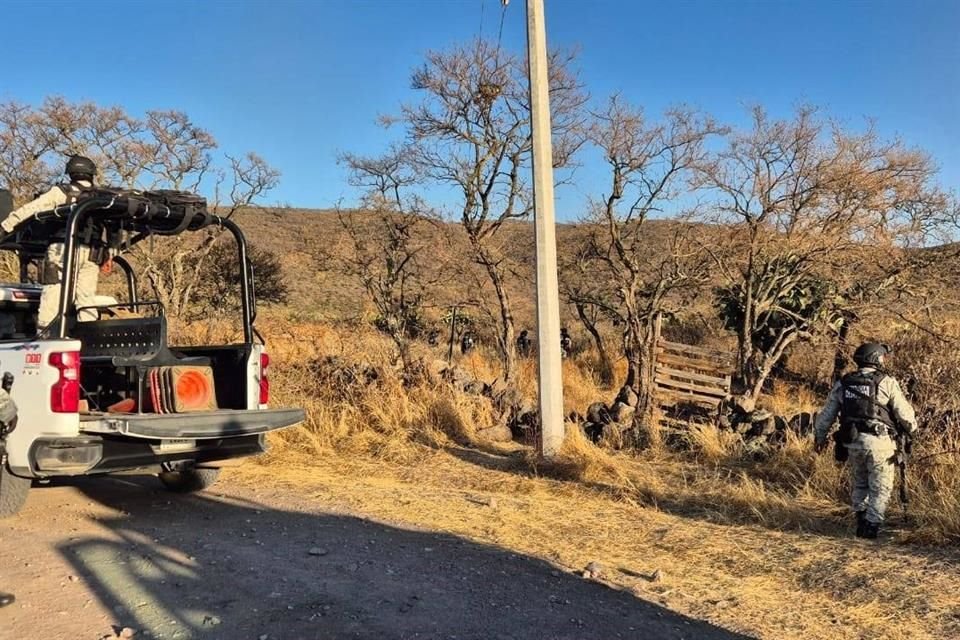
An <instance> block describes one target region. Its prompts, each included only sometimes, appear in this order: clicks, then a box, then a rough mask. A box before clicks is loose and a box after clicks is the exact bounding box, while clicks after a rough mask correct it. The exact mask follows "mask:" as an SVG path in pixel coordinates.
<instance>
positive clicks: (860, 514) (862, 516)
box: [854, 511, 867, 538]
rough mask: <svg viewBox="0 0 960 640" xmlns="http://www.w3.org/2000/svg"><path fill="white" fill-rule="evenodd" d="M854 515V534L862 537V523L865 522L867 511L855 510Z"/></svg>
mask: <svg viewBox="0 0 960 640" xmlns="http://www.w3.org/2000/svg"><path fill="white" fill-rule="evenodd" d="M854 515H855V516H856V517H857V533H856V536H857V537H858V538H862V537H863V527H864V525H865V524H866V523H867V512H866V511H857V512H856V513H854Z"/></svg>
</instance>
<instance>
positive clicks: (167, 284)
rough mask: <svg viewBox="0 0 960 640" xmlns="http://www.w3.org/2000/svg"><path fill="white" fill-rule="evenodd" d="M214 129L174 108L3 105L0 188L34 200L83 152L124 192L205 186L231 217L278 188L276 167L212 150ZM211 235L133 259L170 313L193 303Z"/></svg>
mask: <svg viewBox="0 0 960 640" xmlns="http://www.w3.org/2000/svg"><path fill="white" fill-rule="evenodd" d="M216 150H217V142H216V140H215V139H214V137H213V135H212V134H210V133H209V132H208V131H206V130H205V129H203V128H201V127H200V126H198V125H196V124H195V123H193V122H192V120H191V119H190V118H189V116H187V114H185V113H182V112H179V111H148V112H147V113H146V115H145V117H144V118H137V117H134V116H132V115H130V114H129V113H127V112H126V111H124V110H123V109H122V108H120V107H102V106H99V105H97V104H95V103H92V102H79V103H72V102H68V101H67V100H65V99H63V98H61V97H56V96H54V97H50V98H47V99H46V100H45V101H44V102H43V104H41V105H40V106H39V107H37V108H33V107H30V106H27V105H23V104H20V103H16V102H8V103H5V104H0V184H5V185H6V186H7V187H8V188H9V189H10V190H11V192H12V193H13V194H14V197H15V200H16V201H17V203H23V202H24V201H27V200H29V199H31V198H32V197H33V196H34V195H35V194H36V193H37V192H38V191H41V190H44V189H45V188H47V187H48V186H49V185H50V184H51V183H52V182H55V181H56V180H57V178H58V177H59V176H60V175H61V174H62V171H63V166H64V161H65V158H66V156H69V155H72V154H82V155H87V156H90V157H91V158H92V159H93V160H94V161H95V162H96V163H97V166H98V169H99V171H100V174H101V175H100V178H101V180H100V181H101V182H106V183H110V184H114V185H118V186H122V187H127V188H144V189H156V188H165V189H178V190H189V191H207V192H212V196H213V197H212V201H211V206H212V207H213V208H215V209H216V210H217V211H218V213H220V215H223V216H225V217H230V216H232V215H233V214H234V213H235V212H236V211H238V210H239V209H241V208H248V207H251V206H254V204H255V202H256V201H257V200H259V199H260V198H261V197H262V196H263V195H265V194H266V193H268V192H269V191H270V190H271V189H273V188H274V187H276V185H277V183H278V180H279V173H278V172H277V171H276V170H275V169H274V168H272V167H271V166H270V165H269V164H268V163H267V162H266V161H264V160H263V159H262V158H260V157H259V156H257V155H256V154H253V153H250V154H247V155H246V156H244V157H231V156H228V155H225V156H223V157H222V158H220V159H219V161H218V160H217V159H216V158H215V156H214V153H215V151H216ZM217 236H218V233H217V232H216V231H215V230H214V231H211V232H210V233H208V234H206V235H205V236H204V237H203V238H202V239H201V240H200V241H199V242H198V241H197V240H196V239H195V238H183V237H176V238H164V239H161V240H160V241H158V242H156V243H153V242H149V243H142V244H141V245H140V246H139V247H138V248H137V249H136V251H135V256H136V257H137V259H138V260H139V261H140V262H141V263H142V264H141V266H142V273H143V276H144V277H145V278H146V280H147V282H148V284H149V286H150V288H151V289H152V291H153V294H154V295H155V297H156V298H157V299H158V300H160V301H162V302H163V303H164V304H165V305H166V307H167V313H168V314H169V315H170V316H171V317H173V318H176V317H179V316H180V315H182V314H183V313H184V312H185V311H186V310H187V309H188V308H189V307H190V305H191V304H192V302H193V299H194V294H195V289H196V285H197V283H198V282H199V280H200V279H201V277H202V275H203V273H204V268H205V265H206V260H207V256H208V254H209V252H210V250H211V249H212V248H213V246H214V242H215V240H216V238H217Z"/></svg>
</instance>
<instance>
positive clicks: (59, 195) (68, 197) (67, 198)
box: [0, 156, 101, 332]
mask: <svg viewBox="0 0 960 640" xmlns="http://www.w3.org/2000/svg"><path fill="white" fill-rule="evenodd" d="M64 173H66V174H67V176H69V177H70V182H68V183H66V184H60V185H57V186H55V187H53V188H52V189H50V190H49V191H47V192H45V193H43V194H41V195H40V196H38V197H37V198H36V199H35V200H33V201H31V202H28V203H26V204H25V205H23V206H22V207H20V208H19V209H15V210H14V211H12V212H10V214H9V215H7V217H6V218H4V219H3V221H2V222H0V236H6V235H9V234H12V233H13V232H14V231H15V230H16V228H17V227H18V226H20V225H21V224H23V223H24V222H26V221H28V220H30V219H31V218H33V217H34V216H35V215H36V214H38V213H40V212H42V211H50V210H52V209H55V208H56V207H60V206H63V205H67V204H73V203H74V202H76V201H77V199H78V198H79V197H80V196H81V195H82V194H83V192H84V191H87V190H90V189H93V188H94V178H95V177H96V175H97V166H96V165H95V164H94V163H93V160H91V159H90V158H87V157H84V156H72V157H71V158H70V159H69V160H68V161H67V166H66V168H65V169H64ZM63 248H64V246H63V243H62V242H55V243H52V244H51V245H50V247H49V248H48V249H47V256H46V259H45V260H44V265H43V272H42V274H41V275H42V280H43V285H44V286H43V291H42V292H41V294H40V309H39V311H38V313H37V328H38V329H39V330H40V331H41V332H42V331H43V330H44V329H46V328H47V326H48V325H50V323H51V322H53V319H54V318H55V317H56V315H57V312H58V311H59V306H60V286H61V284H62V282H63V276H64V274H63V273H62V271H63ZM77 260H78V261H79V264H78V270H77V281H76V289H75V298H76V300H75V302H76V305H77V307H92V306H94V305H95V304H96V300H95V296H96V295H97V279H98V277H99V272H100V269H101V267H100V265H98V264H96V263H94V262H92V261H91V260H92V254H91V251H90V247H88V246H85V245H84V244H82V243H81V244H80V246H79V248H78V250H77ZM78 318H79V319H80V320H81V321H87V320H96V319H97V313H96V311H93V310H91V309H86V310H85V311H81V312H80V314H79V315H78Z"/></svg>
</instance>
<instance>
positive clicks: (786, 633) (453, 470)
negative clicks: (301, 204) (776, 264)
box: [186, 317, 960, 638]
mask: <svg viewBox="0 0 960 640" xmlns="http://www.w3.org/2000/svg"><path fill="white" fill-rule="evenodd" d="M259 324H260V328H261V331H263V332H264V333H265V334H266V336H267V340H268V344H269V346H270V350H271V354H272V356H273V360H274V363H275V365H274V367H273V390H274V402H275V404H277V405H296V406H303V407H305V408H306V409H307V412H308V419H307V422H306V423H305V424H303V425H302V426H300V427H297V428H294V429H288V430H286V431H283V432H281V433H279V434H274V435H273V436H272V437H271V442H272V445H273V447H272V451H271V452H270V453H269V454H268V455H266V456H264V457H262V458H261V459H259V463H258V464H255V465H251V466H249V467H248V468H247V470H246V471H244V472H243V473H245V474H250V475H251V476H252V477H253V476H258V474H261V473H263V474H268V475H269V476H271V477H275V478H276V477H279V478H282V479H284V480H285V481H286V482H289V483H290V484H292V485H295V486H297V487H298V491H299V492H304V491H308V492H312V495H314V496H316V497H318V498H320V499H321V500H322V501H323V503H324V504H328V503H332V504H339V505H341V506H344V508H350V509H352V510H355V511H361V512H363V513H365V514H369V515H370V516H371V517H377V518H383V519H388V520H393V521H396V522H401V523H405V524H408V525H410V526H417V527H423V528H429V529H434V530H437V531H444V532H451V533H455V534H458V535H465V536H467V537H470V538H473V539H478V540H483V541H486V542H490V543H494V544H498V545H501V546H504V547H508V548H510V549H514V550H516V551H518V552H522V553H529V554H534V555H538V556H541V557H545V558H548V559H551V560H552V561H554V562H556V563H558V564H560V565H562V566H565V567H567V568H579V567H582V566H583V565H584V564H586V563H587V562H588V561H590V560H594V559H599V560H600V561H601V562H603V563H604V564H606V565H608V566H613V567H622V568H623V571H620V572H615V574H614V575H613V576H612V577H611V580H612V582H614V583H616V584H619V585H621V586H624V587H628V588H630V589H633V590H634V591H635V592H636V593H637V594H638V595H639V596H640V597H643V598H647V599H653V600H657V601H660V602H663V603H664V604H666V605H667V606H669V607H671V608H673V609H676V610H678V611H680V612H683V613H686V614H689V615H694V616H696V617H701V618H706V619H709V620H711V621H714V622H717V623H719V624H722V625H724V626H727V627H730V628H734V629H738V630H741V631H744V632H747V633H751V634H755V635H759V636H761V637H769V638H801V637H803V638H808V637H826V636H828V635H829V636H831V637H837V638H935V637H939V638H943V637H960V622H958V620H960V610H958V609H957V608H956V605H955V604H954V602H953V601H954V599H953V598H952V597H951V595H950V594H953V593H956V591H957V589H958V587H960V579H958V578H957V577H956V576H957V574H956V570H955V569H956V563H957V561H958V558H957V557H956V553H955V551H954V550H950V551H933V550H931V549H929V548H926V547H923V546H922V545H923V544H926V543H944V542H948V543H955V542H957V541H958V540H960V474H957V473H956V468H957V467H956V466H955V465H956V464H957V463H960V456H958V455H957V454H947V455H943V456H939V457H937V458H935V459H932V460H931V463H930V464H925V465H922V466H920V465H918V466H917V467H916V468H915V469H914V470H913V471H912V473H913V475H914V478H913V480H912V482H913V486H914V487H915V489H914V491H913V502H912V503H911V505H910V512H909V517H908V518H906V519H905V518H904V517H903V516H902V515H901V514H900V509H899V508H898V507H897V506H896V505H894V506H892V508H891V515H892V517H891V523H890V524H891V528H890V532H891V533H890V535H891V536H892V539H893V540H892V543H891V544H886V545H882V546H880V547H877V546H875V545H867V544H864V543H859V542H855V541H854V540H853V539H852V538H851V537H850V522H849V515H848V511H847V507H846V506H845V501H846V491H847V480H846V476H845V473H844V470H843V468H842V467H839V466H838V465H837V464H836V463H834V462H833V460H832V457H831V456H829V455H822V456H817V455H815V454H814V453H813V452H812V450H811V443H810V441H809V440H808V439H800V438H798V437H796V436H793V435H790V436H789V437H788V439H787V441H786V443H785V444H784V445H783V446H781V447H777V448H767V449H760V450H757V449H755V448H751V447H747V446H745V445H744V443H743V442H742V441H741V440H740V438H739V437H737V436H735V435H733V434H731V433H729V432H724V431H719V430H717V429H715V428H713V427H709V426H705V427H698V428H696V429H693V430H691V431H690V432H689V433H688V434H686V444H687V446H686V447H684V449H683V450H682V451H671V450H669V449H666V448H660V449H657V450H655V451H648V452H645V453H643V454H641V455H631V454H628V453H624V452H616V451H611V450H608V449H601V448H598V447H596V446H594V445H592V444H591V443H590V442H588V441H587V440H586V439H585V438H584V437H583V436H582V434H581V433H580V431H579V430H571V431H570V432H569V433H568V436H567V439H566V442H565V444H564V448H563V450H562V453H561V455H560V456H559V457H558V459H556V460H554V461H552V462H550V463H549V464H544V463H542V462H541V461H538V460H537V458H536V457H535V456H534V455H533V452H532V451H531V450H530V449H529V448H525V447H520V446H518V445H515V444H504V445H493V444H490V443H484V442H481V441H478V439H477V435H476V434H477V431H478V430H480V429H483V428H484V427H486V426H490V425H492V422H493V418H492V416H491V413H490V405H489V402H488V401H486V400H485V399H483V398H479V397H476V396H467V395H463V394H459V393H455V392H454V391H452V390H451V389H450V388H448V387H447V386H445V385H438V386H435V387H431V386H419V387H413V388H407V387H404V385H403V384H401V382H400V381H399V380H398V379H397V377H396V376H395V375H393V374H392V373H391V371H392V370H393V369H392V367H393V365H394V357H393V352H392V350H391V348H390V345H389V343H387V341H385V340H384V339H383V338H382V337H381V336H379V335H378V334H376V333H374V332H372V331H369V330H362V329H356V330H350V331H334V330H332V329H331V328H330V327H327V326H323V325H319V324H303V323H298V322H292V321H288V320H286V319H284V318H282V317H275V318H268V319H263V318H262V319H261V322H260V323H259ZM198 331H199V330H198ZM210 331H211V329H210V328H209V327H206V328H204V329H203V330H202V332H203V336H202V337H204V338H206V337H208V333H209V332H210ZM186 333H187V334H188V333H189V332H186ZM194 337H195V338H197V339H199V338H200V337H201V336H194ZM423 349H424V351H423V352H422V353H421V354H420V355H421V356H423V357H424V358H425V359H428V358H431V357H435V355H437V354H431V353H430V352H429V351H428V350H427V349H426V348H425V347H423ZM326 355H337V356H339V357H341V358H342V359H343V360H344V361H348V362H365V363H368V364H369V365H371V366H374V367H379V368H380V369H381V370H382V371H383V374H382V375H381V376H380V378H378V380H377V382H376V383H375V384H371V385H356V386H353V387H350V388H346V389H336V390H332V389H329V388H325V387H324V386H323V385H322V384H319V381H318V380H317V379H316V378H315V376H314V375H313V372H312V370H311V369H310V367H309V366H308V365H307V363H309V362H310V361H311V360H315V359H316V358H319V357H322V356H326ZM457 359H458V364H459V365H460V366H462V367H463V368H464V369H466V370H467V371H470V372H471V373H472V374H473V375H475V376H477V377H479V378H481V379H483V380H485V381H487V382H489V381H491V380H492V379H493V378H494V377H495V375H496V366H495V363H494V362H493V361H492V359H491V358H490V355H489V354H487V353H485V352H483V351H482V350H478V351H476V352H474V353H471V354H469V355H468V356H467V357H462V358H461V357H459V356H457ZM534 377H535V361H533V360H528V361H524V362H523V363H522V365H521V379H520V386H521V389H523V390H524V392H525V393H528V394H531V395H532V394H533V392H534V389H535V386H534V382H535V381H534ZM611 394H612V390H611V389H604V388H601V387H600V386H599V385H598V384H597V383H596V381H595V380H594V378H593V377H592V376H591V375H590V373H589V371H588V370H586V369H584V368H583V367H582V364H581V363H579V362H577V361H574V360H570V361H565V362H564V397H565V406H566V409H567V410H568V411H569V410H574V409H575V410H578V411H581V412H583V411H584V409H585V408H586V406H587V405H588V404H590V403H591V402H594V401H596V400H598V399H602V400H606V401H609V400H610V397H611ZM817 402H818V400H817V398H816V397H815V396H814V395H813V394H812V393H810V392H808V391H806V390H803V389H798V388H795V387H788V386H783V385H779V386H777V387H776V388H775V389H774V393H773V394H771V395H770V396H769V397H768V398H767V399H766V401H765V404H766V406H767V407H768V408H770V409H772V410H774V411H776V412H777V413H779V414H785V415H792V414H794V413H796V412H799V411H811V410H813V409H815V408H816V406H817ZM958 444H960V443H956V442H953V443H951V442H947V441H944V440H942V439H938V440H936V442H934V441H930V442H925V441H922V442H920V443H919V446H918V450H917V452H916V456H917V457H918V458H919V457H921V456H923V455H926V454H928V453H930V452H932V451H934V450H937V451H939V450H941V448H944V447H952V448H954V449H956V448H957V445H958ZM477 492H480V493H483V494H485V495H490V496H496V498H497V501H498V504H500V505H501V506H499V507H498V508H497V509H496V510H495V511H493V512H492V513H491V512H483V511H477V510H476V509H474V507H473V506H465V502H464V496H465V495H472V494H474V493H477ZM469 504H470V505H473V503H469ZM812 534H816V535H812ZM657 568H661V569H663V571H664V572H666V574H667V575H668V576H670V579H669V580H667V581H665V582H664V584H659V583H651V582H649V581H647V580H645V579H644V578H642V575H643V574H645V573H650V572H652V571H653V570H654V569H657ZM638 576H640V577H638Z"/></svg>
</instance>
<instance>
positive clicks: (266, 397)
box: [260, 353, 270, 404]
mask: <svg viewBox="0 0 960 640" xmlns="http://www.w3.org/2000/svg"><path fill="white" fill-rule="evenodd" d="M269 367H270V356H268V355H267V354H265V353H261V354H260V404H268V403H269V402H270V379H269V378H268V377H267V368H269Z"/></svg>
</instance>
